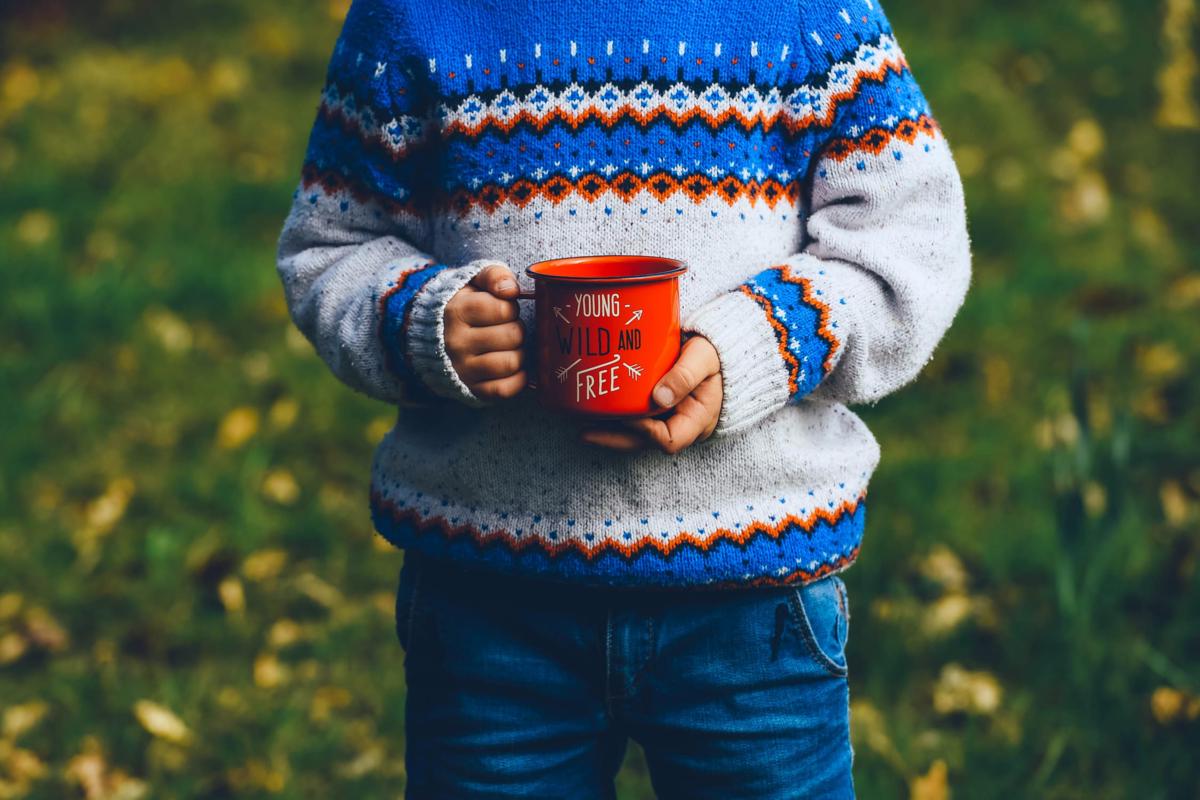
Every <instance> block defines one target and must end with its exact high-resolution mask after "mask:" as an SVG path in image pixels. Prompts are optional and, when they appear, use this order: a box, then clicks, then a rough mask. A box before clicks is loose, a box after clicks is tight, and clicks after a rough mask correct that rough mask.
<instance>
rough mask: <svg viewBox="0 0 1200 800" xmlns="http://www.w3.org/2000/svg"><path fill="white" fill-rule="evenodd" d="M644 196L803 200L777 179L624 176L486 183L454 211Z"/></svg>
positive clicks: (459, 199) (792, 185) (771, 203)
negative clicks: (571, 199)
mask: <svg viewBox="0 0 1200 800" xmlns="http://www.w3.org/2000/svg"><path fill="white" fill-rule="evenodd" d="M643 191H645V192H648V193H649V194H651V195H653V196H654V197H655V198H656V199H657V200H658V201H659V202H666V200H667V199H668V198H670V197H671V196H672V195H674V194H677V193H680V192H682V193H683V194H685V195H687V197H688V198H689V199H691V200H692V202H694V203H697V204H699V203H700V202H701V201H702V200H704V199H705V198H706V197H708V196H709V195H712V194H715V195H716V196H718V197H720V198H721V199H722V200H724V201H725V203H726V204H727V205H729V206H732V205H733V204H734V203H735V202H737V201H738V200H741V199H743V198H745V199H747V200H749V202H750V205H751V206H753V205H755V204H756V203H757V202H758V201H759V200H761V201H762V202H763V203H766V205H767V207H768V208H771V209H772V210H773V209H774V208H775V206H776V205H777V204H778V203H779V202H780V201H781V200H786V201H787V202H789V203H791V204H793V205H794V204H795V203H796V202H797V201H798V200H799V197H800V184H799V182H798V181H789V182H788V183H781V182H780V181H777V180H775V179H774V178H768V179H766V180H764V181H756V180H749V181H741V180H739V179H737V178H735V177H734V176H732V175H727V176H726V177H724V178H722V179H721V180H719V181H714V180H712V179H711V178H709V177H708V176H706V175H689V176H687V177H686V178H676V177H675V176H673V175H670V174H668V173H658V174H656V175H652V176H650V177H648V178H640V177H638V176H637V175H634V174H633V173H631V172H623V173H620V174H618V175H617V176H616V177H615V178H611V179H609V178H605V177H603V176H601V175H597V174H595V173H589V174H587V175H583V176H582V177H580V178H577V179H576V180H570V179H568V178H566V177H564V176H562V175H555V176H554V177H553V178H550V179H548V180H546V181H544V182H541V183H536V182H534V181H530V180H527V179H525V178H521V179H519V180H516V181H513V182H512V183H511V184H509V185H508V186H499V185H497V184H486V185H484V186H482V187H481V188H479V189H474V190H471V191H467V190H465V189H460V190H459V191H457V192H455V193H454V194H453V195H452V196H451V197H450V198H449V206H450V207H451V208H453V209H455V210H457V211H458V212H459V213H464V214H465V213H466V212H467V211H468V210H470V208H471V207H472V206H483V207H484V208H485V209H486V210H487V211H489V212H494V211H496V209H497V208H499V207H500V206H501V205H503V204H504V203H506V202H508V203H512V204H513V205H515V206H517V207H518V208H524V207H525V206H526V205H528V204H529V203H530V202H532V201H533V200H534V199H536V198H538V197H543V198H545V199H546V200H549V201H550V202H551V203H552V204H554V205H558V204H559V203H560V202H562V201H563V200H564V199H566V198H567V197H568V196H570V195H572V194H575V195H579V196H580V197H582V198H583V199H585V200H587V201H588V202H589V203H593V202H595V201H596V199H597V198H599V197H600V196H601V195H603V194H605V193H607V192H611V193H612V194H615V195H616V196H617V197H619V198H620V199H621V200H623V201H624V202H626V203H632V202H633V199H634V197H636V196H637V195H638V194H639V193H640V192H643Z"/></svg>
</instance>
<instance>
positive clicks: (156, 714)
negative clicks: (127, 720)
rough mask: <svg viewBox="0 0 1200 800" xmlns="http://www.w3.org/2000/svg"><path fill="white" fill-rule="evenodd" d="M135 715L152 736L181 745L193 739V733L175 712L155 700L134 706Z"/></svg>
mask: <svg viewBox="0 0 1200 800" xmlns="http://www.w3.org/2000/svg"><path fill="white" fill-rule="evenodd" d="M133 714H134V716H136V717H137V720H138V722H140V723H141V725H142V727H143V728H145V729H146V731H147V732H148V733H150V735H152V736H157V737H158V738H159V739H164V740H166V741H168V742H171V743H173V744H180V745H184V744H187V743H188V742H190V741H191V739H192V732H191V731H190V730H189V729H188V726H187V725H186V724H185V723H184V721H183V720H181V719H180V718H179V717H178V716H176V715H175V712H174V711H172V710H171V709H169V708H167V707H166V706H164V705H161V704H160V703H156V702H154V701H153V700H138V701H137V702H136V703H134V704H133Z"/></svg>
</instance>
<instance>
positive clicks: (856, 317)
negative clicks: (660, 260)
mask: <svg viewBox="0 0 1200 800" xmlns="http://www.w3.org/2000/svg"><path fill="white" fill-rule="evenodd" d="M812 5H814V6H817V5H822V4H818V3H813V4H812ZM862 8H864V9H868V10H867V13H866V14H865V15H864V16H863V18H862V19H861V20H860V19H857V18H855V19H851V18H850V17H849V15H848V14H847V13H846V12H845V10H842V11H840V13H839V11H838V10H836V9H831V10H830V12H831V13H824V12H822V14H821V15H820V16H821V17H822V18H823V19H824V20H825V21H824V23H823V25H822V27H821V29H820V30H814V31H812V32H811V33H810V32H805V36H806V42H807V43H808V45H809V46H815V47H819V46H820V45H822V44H826V43H829V42H833V41H834V40H835V39H836V40H839V41H840V40H843V39H844V40H845V41H859V42H861V44H860V45H859V47H858V48H857V50H854V51H853V52H852V53H850V54H848V55H846V56H845V57H843V58H842V59H841V60H840V61H836V62H835V63H833V65H832V66H831V67H830V69H829V72H828V73H827V75H826V76H825V78H824V82H823V84H822V85H819V86H815V87H804V88H802V89H799V90H797V91H796V92H794V93H793V94H791V95H790V96H789V97H788V98H787V109H786V114H787V122H788V124H789V126H790V127H791V128H792V129H793V130H796V129H804V130H805V131H806V132H809V135H808V136H801V137H798V138H797V139H796V140H795V141H796V145H795V146H796V147H811V151H810V152H811V153H812V158H811V160H810V161H809V166H808V173H807V175H806V176H805V178H804V186H803V187H802V189H803V190H802V192H801V196H807V198H808V216H807V222H806V229H805V235H804V237H803V240H802V246H801V249H800V251H799V252H797V253H794V254H792V255H791V256H789V257H787V258H785V259H782V260H781V261H780V262H779V263H776V264H772V265H770V266H769V267H767V268H765V269H762V270H761V271H759V272H757V273H756V274H753V275H752V276H751V277H749V278H748V279H747V280H745V281H744V282H742V283H741V284H740V285H738V286H737V287H735V288H734V289H732V290H731V291H729V292H726V293H724V294H722V295H719V296H717V297H716V298H714V299H712V300H710V301H708V302H707V303H705V304H703V305H701V306H700V307H699V308H697V309H695V310H694V311H693V312H691V313H690V314H689V315H688V316H687V317H686V318H685V319H684V321H683V328H684V330H685V331H690V332H692V333H696V334H700V335H703V336H705V337H706V338H708V339H709V340H710V341H711V342H712V343H713V345H714V347H715V348H716V349H717V352H718V354H719V355H720V359H721V373H722V381H723V385H724V392H725V398H724V402H723V404H722V408H721V414H720V419H719V422H718V425H717V428H716V430H715V431H714V436H720V435H723V434H727V433H730V432H733V431H736V430H739V429H742V428H745V427H747V426H750V425H753V424H754V423H756V422H757V421H759V420H760V419H762V418H763V417H765V416H767V415H768V414H770V413H772V412H774V411H776V410H778V409H780V408H782V407H783V406H785V405H787V404H789V403H799V402H802V401H804V400H805V399H806V398H812V399H824V400H831V401H836V402H844V403H859V402H870V401H874V400H876V399H878V398H880V397H883V396H884V395H886V394H888V393H890V392H892V391H894V390H896V389H898V388H899V387H901V386H903V385H905V384H906V383H908V382H910V381H911V380H913V379H914V378H915V377H916V375H917V373H918V372H919V371H920V369H921V368H922V367H923V366H924V365H925V363H926V362H928V361H929V359H930V358H931V357H932V354H933V350H934V348H935V347H936V345H937V343H938V342H939V340H940V339H941V338H942V336H943V335H944V334H945V332H946V330H947V329H948V328H949V326H950V323H951V321H952V319H953V318H954V316H955V314H956V313H957V311H958V308H959V307H960V306H961V305H962V302H963V299H964V296H965V294H966V290H967V286H968V284H969V282H970V271H971V270H970V248H969V241H968V233H967V225H966V211H965V208H964V202H963V189H962V183H961V180H960V177H959V174H958V171H957V169H956V167H955V164H954V160H953V158H952V156H951V152H950V149H949V147H948V145H947V143H946V141H945V139H944V138H943V136H942V133H941V131H940V129H939V128H938V125H937V123H936V122H935V120H934V118H933V115H932V113H931V111H930V108H929V105H928V103H927V102H926V100H925V97H924V96H923V94H922V93H921V90H920V87H919V86H918V84H917V82H916V80H915V79H914V78H913V75H912V72H911V71H910V70H909V68H908V65H907V63H906V61H905V59H904V55H903V53H902V52H901V51H900V48H899V46H898V45H897V44H896V41H895V39H894V37H893V35H892V31H891V27H890V25H889V24H888V21H887V19H886V17H885V16H884V13H883V11H882V9H881V8H880V7H879V2H878V0H875V2H871V3H867V4H866V5H865V6H862ZM863 24H865V25H869V26H871V28H872V29H873V30H872V35H870V36H869V37H865V36H863V33H862V28H863ZM810 60H811V61H812V63H823V64H828V63H830V61H833V60H834V59H831V58H828V56H827V55H826V54H825V53H822V52H817V51H816V50H814V52H813V53H812V54H811V55H810ZM815 129H820V130H819V132H813V131H814V130H815Z"/></svg>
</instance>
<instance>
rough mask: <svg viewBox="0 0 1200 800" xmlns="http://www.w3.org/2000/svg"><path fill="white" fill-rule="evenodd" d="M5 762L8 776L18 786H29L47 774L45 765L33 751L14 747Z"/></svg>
mask: <svg viewBox="0 0 1200 800" xmlns="http://www.w3.org/2000/svg"><path fill="white" fill-rule="evenodd" d="M4 762H5V767H6V768H7V771H8V774H9V775H10V776H11V777H12V779H13V780H14V781H15V782H16V783H17V784H18V785H23V786H28V785H29V784H30V783H32V782H33V781H36V780H39V779H41V778H42V777H43V776H45V774H46V765H45V763H44V762H43V761H42V760H41V759H40V758H38V756H37V754H36V753H34V752H33V751H32V750H25V749H22V748H20V747H14V748H13V749H12V750H11V751H9V753H8V757H7V758H5V759H4Z"/></svg>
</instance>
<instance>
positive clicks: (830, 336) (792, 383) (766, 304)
mask: <svg viewBox="0 0 1200 800" xmlns="http://www.w3.org/2000/svg"><path fill="white" fill-rule="evenodd" d="M770 269H774V270H776V271H778V272H779V277H780V278H781V279H782V280H784V281H786V282H788V283H794V284H796V285H797V286H799V287H800V290H801V299H802V300H803V301H804V303H805V304H806V305H809V306H811V307H812V308H814V309H816V311H817V314H818V318H819V320H820V324H819V325H818V326H817V336H819V337H820V338H821V339H824V340H825V341H826V342H827V343H828V344H829V352H828V353H826V354H825V362H824V363H823V364H822V365H821V368H822V369H823V370H825V374H827V375H828V374H829V372H830V371H831V370H832V369H833V358H834V355H835V354H836V353H837V349H838V348H839V347H841V342H840V341H839V340H838V338H837V337H836V336H835V335H834V333H833V328H832V327H831V325H832V322H833V320H832V311H831V309H830V308H829V306H828V305H827V304H826V303H824V302H823V301H822V300H819V299H818V298H817V296H816V293H815V292H814V291H813V287H812V282H811V281H809V280H808V279H807V278H805V277H802V276H800V275H795V274H793V273H792V270H791V267H790V266H789V265H787V264H780V265H779V266H777V267H771V268H770ZM740 288H741V290H742V293H743V294H745V295H746V296H747V297H749V298H750V299H751V300H753V301H754V302H756V303H758V304H759V305H760V306H762V309H763V311H764V312H765V313H766V315H767V322H768V323H770V325H771V327H772V328H773V329H774V330H775V339H776V341H777V342H778V346H779V355H780V356H782V357H783V360H784V362H785V363H786V364H788V365H789V370H788V392H789V393H790V394H795V393H796V391H797V389H798V387H799V383H798V381H799V376H800V362H799V361H797V360H796V355H795V354H794V353H793V352H792V351H791V350H790V349H789V348H788V337H789V335H790V332H789V331H788V328H787V326H786V325H784V324H783V323H782V322H780V321H779V319H778V318H777V317H776V316H775V307H774V305H772V303H771V301H770V300H769V299H768V298H767V297H765V296H764V295H761V294H759V293H758V292H756V291H755V290H754V289H753V288H751V287H750V286H749V285H748V284H745V283H743V284H742V285H741V287H740Z"/></svg>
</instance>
